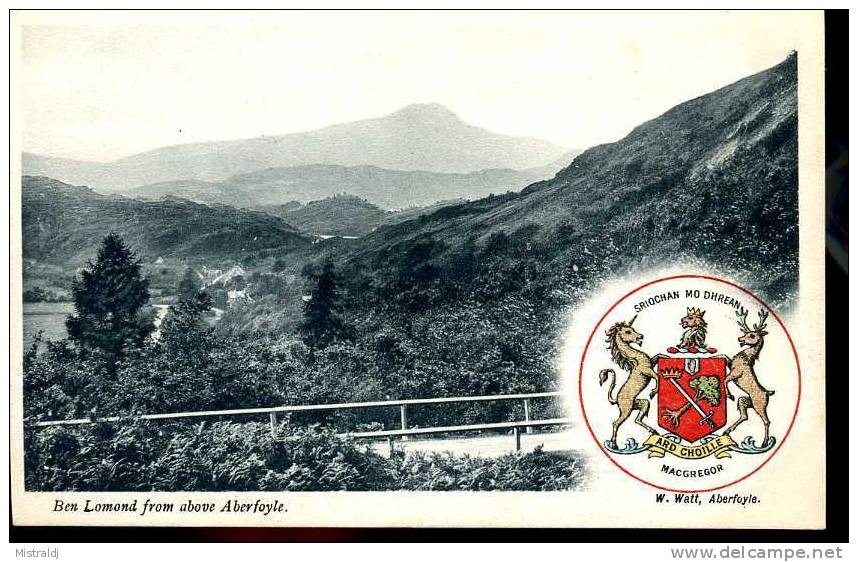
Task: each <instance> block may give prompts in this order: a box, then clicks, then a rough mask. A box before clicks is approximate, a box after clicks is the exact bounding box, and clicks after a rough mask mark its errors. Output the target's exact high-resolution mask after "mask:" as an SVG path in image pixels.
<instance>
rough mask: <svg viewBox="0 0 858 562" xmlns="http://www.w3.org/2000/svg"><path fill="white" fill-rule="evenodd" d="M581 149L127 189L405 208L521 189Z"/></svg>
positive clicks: (237, 202) (286, 171)
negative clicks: (455, 163) (458, 163)
mask: <svg viewBox="0 0 858 562" xmlns="http://www.w3.org/2000/svg"><path fill="white" fill-rule="evenodd" d="M575 154H576V153H574V152H570V153H565V156H564V157H563V159H562V160H559V161H557V162H552V163H551V164H549V165H547V166H543V167H540V168H530V169H526V170H509V169H491V170H481V171H477V172H470V173H467V174H453V173H438V172H425V171H403V170H389V169H385V168H379V167H376V166H336V165H327V164H308V165H305V166H294V167H290V168H265V169H260V170H255V171H252V172H247V173H244V174H238V175H235V176H232V177H230V178H228V179H226V180H223V181H220V182H210V181H202V180H176V181H170V182H161V183H155V184H150V185H144V186H141V187H137V188H134V189H131V190H128V191H126V192H125V193H126V194H127V195H129V196H132V197H137V198H141V199H158V198H160V197H164V196H168V195H172V196H177V197H182V198H185V199H189V200H191V201H197V202H199V203H221V204H224V205H232V206H238V207H259V206H271V205H282V204H285V203H288V202H290V201H298V202H301V203H309V202H311V201H316V200H319V199H323V198H325V197H331V196H334V195H337V194H339V193H343V192H347V193H350V194H353V195H356V196H358V197H361V198H364V199H366V200H368V201H369V202H371V203H373V204H375V205H378V206H380V207H383V208H385V209H402V208H407V207H413V206H424V205H430V204H433V203H435V202H437V201H441V200H448V199H459V198H463V199H478V198H480V197H485V196H486V195H489V194H491V193H503V192H506V191H518V190H520V189H522V188H523V187H525V186H527V185H529V184H531V183H533V182H536V181H540V180H544V179H548V178H551V177H553V176H554V174H555V173H556V172H557V170H559V169H561V168H562V167H565V166H566V165H568V164H569V162H571V161H572V160H573V159H574V156H575ZM561 162H562V164H561Z"/></svg>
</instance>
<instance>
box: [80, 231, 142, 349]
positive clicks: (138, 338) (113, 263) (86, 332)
mask: <svg viewBox="0 0 858 562" xmlns="http://www.w3.org/2000/svg"><path fill="white" fill-rule="evenodd" d="M72 296H73V297H74V307H75V314H74V315H72V316H69V317H68V319H67V320H66V329H67V331H68V334H69V338H71V340H72V341H74V342H75V343H76V344H77V345H78V347H79V348H80V349H82V350H85V351H94V350H101V351H102V352H103V353H104V354H105V355H106V356H107V357H108V358H112V359H116V358H118V357H120V356H121V355H123V354H124V353H125V352H126V351H127V350H128V349H129V348H133V347H140V346H142V345H143V343H144V342H145V341H146V338H147V336H149V334H150V333H151V332H152V330H153V325H152V319H151V318H148V317H145V316H144V315H143V314H141V311H142V308H143V306H144V305H145V304H146V303H147V301H148V300H149V282H148V280H146V279H144V278H143V277H142V276H141V274H140V260H139V259H137V256H136V255H135V254H134V252H132V251H131V250H130V249H129V248H128V247H127V246H126V245H125V243H124V242H123V241H122V239H121V238H120V237H119V236H118V235H116V234H115V233H110V234H108V235H107V236H106V237H105V238H104V240H102V243H101V248H99V250H98V256H97V258H96V261H95V263H92V262H89V263H88V264H87V266H86V267H85V268H84V269H83V270H82V271H81V272H80V274H79V276H78V277H76V278H75V280H74V282H73V284H72Z"/></svg>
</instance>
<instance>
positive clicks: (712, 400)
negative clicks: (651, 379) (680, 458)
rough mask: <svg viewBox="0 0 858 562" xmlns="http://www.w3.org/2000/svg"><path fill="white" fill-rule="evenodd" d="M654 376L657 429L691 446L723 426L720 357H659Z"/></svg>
mask: <svg viewBox="0 0 858 562" xmlns="http://www.w3.org/2000/svg"><path fill="white" fill-rule="evenodd" d="M658 375H659V385H658V425H659V426H660V427H662V428H663V429H666V430H667V431H669V432H670V433H673V434H674V435H678V436H679V437H681V438H682V439H685V440H686V441H688V442H692V443H693V442H694V441H697V440H698V439H701V438H703V437H705V436H707V435H709V434H710V433H712V432H714V431H716V430H718V429H721V428H722V427H724V424H726V423H727V390H726V386H725V379H726V376H727V362H726V361H725V359H724V358H723V357H707V356H699V355H686V354H684V355H683V356H681V357H659V359H658ZM677 386H678V387H679V388H677ZM680 388H681V389H682V390H680ZM682 391H684V393H683V392H682ZM701 412H702V414H701Z"/></svg>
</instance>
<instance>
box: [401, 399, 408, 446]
mask: <svg viewBox="0 0 858 562" xmlns="http://www.w3.org/2000/svg"><path fill="white" fill-rule="evenodd" d="M399 421H400V422H401V425H402V430H403V431H405V430H406V429H408V410H407V409H406V406H405V404H403V405H402V406H400V407H399ZM402 440H403V441H408V436H407V435H403V436H402Z"/></svg>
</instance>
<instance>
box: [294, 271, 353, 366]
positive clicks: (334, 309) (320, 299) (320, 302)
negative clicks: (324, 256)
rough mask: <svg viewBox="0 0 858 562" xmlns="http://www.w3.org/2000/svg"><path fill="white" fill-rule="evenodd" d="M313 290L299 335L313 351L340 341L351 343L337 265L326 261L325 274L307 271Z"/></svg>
mask: <svg viewBox="0 0 858 562" xmlns="http://www.w3.org/2000/svg"><path fill="white" fill-rule="evenodd" d="M304 274H305V275H306V276H307V277H309V278H310V280H311V282H312V284H313V288H312V290H311V292H310V297H309V299H308V300H307V301H306V302H305V303H304V320H303V321H302V322H301V325H300V326H299V331H300V333H301V337H302V339H303V340H304V343H306V344H307V346H308V347H309V348H310V349H311V350H313V349H316V348H320V347H325V346H327V345H329V344H330V343H331V342H333V341H334V340H336V339H347V338H348V337H349V330H348V327H347V326H346V324H345V322H343V319H342V317H341V316H340V312H341V311H342V303H341V297H340V294H339V287H338V286H339V279H338V277H337V274H336V272H335V271H334V264H333V263H332V262H331V261H330V260H326V261H325V263H324V265H323V266H322V269H321V271H314V270H312V269H306V270H305V271H304Z"/></svg>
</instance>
